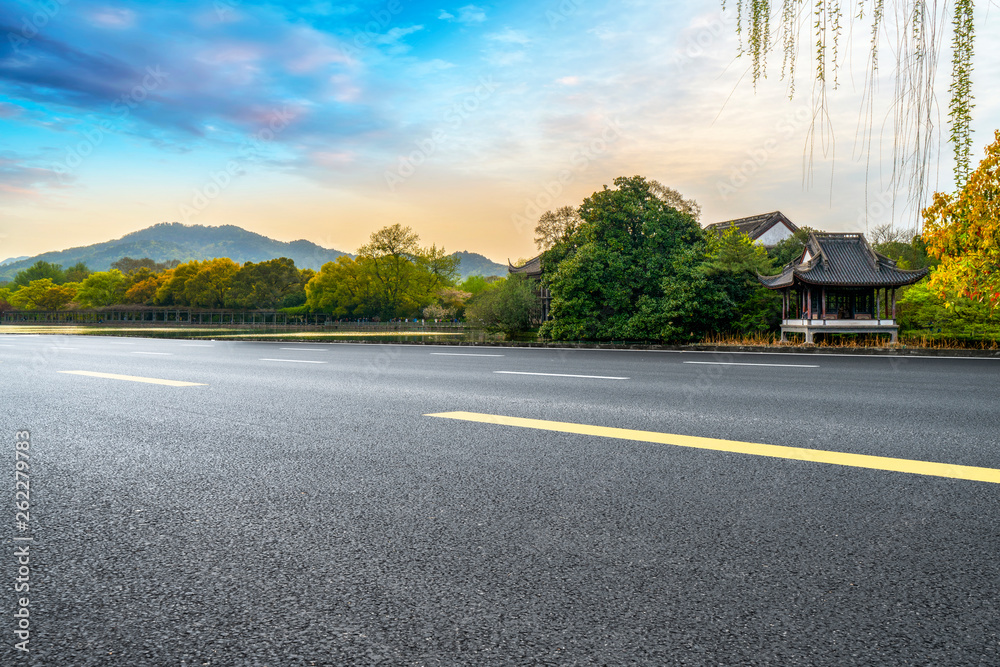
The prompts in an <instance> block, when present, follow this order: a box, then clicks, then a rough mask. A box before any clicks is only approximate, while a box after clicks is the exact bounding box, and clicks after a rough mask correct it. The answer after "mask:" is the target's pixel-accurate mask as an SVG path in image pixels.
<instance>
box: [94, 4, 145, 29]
mask: <svg viewBox="0 0 1000 667" xmlns="http://www.w3.org/2000/svg"><path fill="white" fill-rule="evenodd" d="M90 22H91V23H93V24H94V25H96V26H99V27H102V28H111V29H115V30H122V29H125V28H131V27H132V26H134V25H135V12H133V11H132V10H130V9H120V8H117V7H101V8H100V9H96V10H94V11H92V12H91V13H90Z"/></svg>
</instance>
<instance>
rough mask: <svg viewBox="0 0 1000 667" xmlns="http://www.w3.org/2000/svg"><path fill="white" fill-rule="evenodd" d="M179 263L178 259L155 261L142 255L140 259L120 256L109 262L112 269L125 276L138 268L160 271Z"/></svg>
mask: <svg viewBox="0 0 1000 667" xmlns="http://www.w3.org/2000/svg"><path fill="white" fill-rule="evenodd" d="M178 264H180V261H179V260H176V259H172V260H169V261H166V262H157V261H155V260H153V259H150V258H149V257H143V258H142V259H134V258H132V257H122V258H121V259H119V260H116V261H114V262H111V268H112V269H118V270H119V271H121V272H122V273H124V274H125V275H127V276H130V275H132V274H133V273H136V272H138V271H140V270H143V269H145V270H146V271H149V272H151V273H160V272H161V271H165V270H167V269H172V268H174V267H175V266H177V265H178Z"/></svg>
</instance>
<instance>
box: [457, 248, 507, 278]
mask: <svg viewBox="0 0 1000 667" xmlns="http://www.w3.org/2000/svg"><path fill="white" fill-rule="evenodd" d="M452 255H457V256H458V258H459V259H460V260H461V263H460V264H459V265H458V272H459V274H460V275H461V278H459V280H465V279H466V278H468V277H469V276H483V277H486V276H506V275H507V267H506V266H505V265H503V264H498V263H496V262H494V261H493V260H491V259H489V258H487V257H484V256H482V255H480V254H479V253H478V252H468V251H466V250H462V251H459V252H455V253H452Z"/></svg>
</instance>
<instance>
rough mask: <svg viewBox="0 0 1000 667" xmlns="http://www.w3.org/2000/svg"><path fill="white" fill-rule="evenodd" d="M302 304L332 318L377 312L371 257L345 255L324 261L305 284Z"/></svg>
mask: <svg viewBox="0 0 1000 667" xmlns="http://www.w3.org/2000/svg"><path fill="white" fill-rule="evenodd" d="M305 290H306V303H307V304H308V305H309V308H310V309H311V310H313V311H314V312H321V313H331V314H332V315H334V316H336V317H355V318H366V317H372V316H374V315H376V314H377V304H376V303H375V299H376V294H375V285H374V284H373V279H372V271H371V259H370V258H367V257H358V259H357V260H353V259H351V258H350V257H348V256H347V255H343V256H341V257H338V258H337V261H335V262H327V263H326V264H324V265H323V267H322V268H321V269H320V270H319V273H317V274H316V275H315V276H313V278H312V279H311V280H310V281H309V282H308V283H306V287H305Z"/></svg>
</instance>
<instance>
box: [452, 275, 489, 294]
mask: <svg viewBox="0 0 1000 667" xmlns="http://www.w3.org/2000/svg"><path fill="white" fill-rule="evenodd" d="M489 286H490V284H489V282H488V281H487V280H486V278H483V277H482V276H469V277H468V278H466V279H465V280H463V281H462V284H461V285H459V287H460V288H461V289H462V291H463V292H468V293H469V294H472V295H473V296H475V295H476V294H479V293H480V292H482V291H483V290H484V289H486V288H487V287H489Z"/></svg>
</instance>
